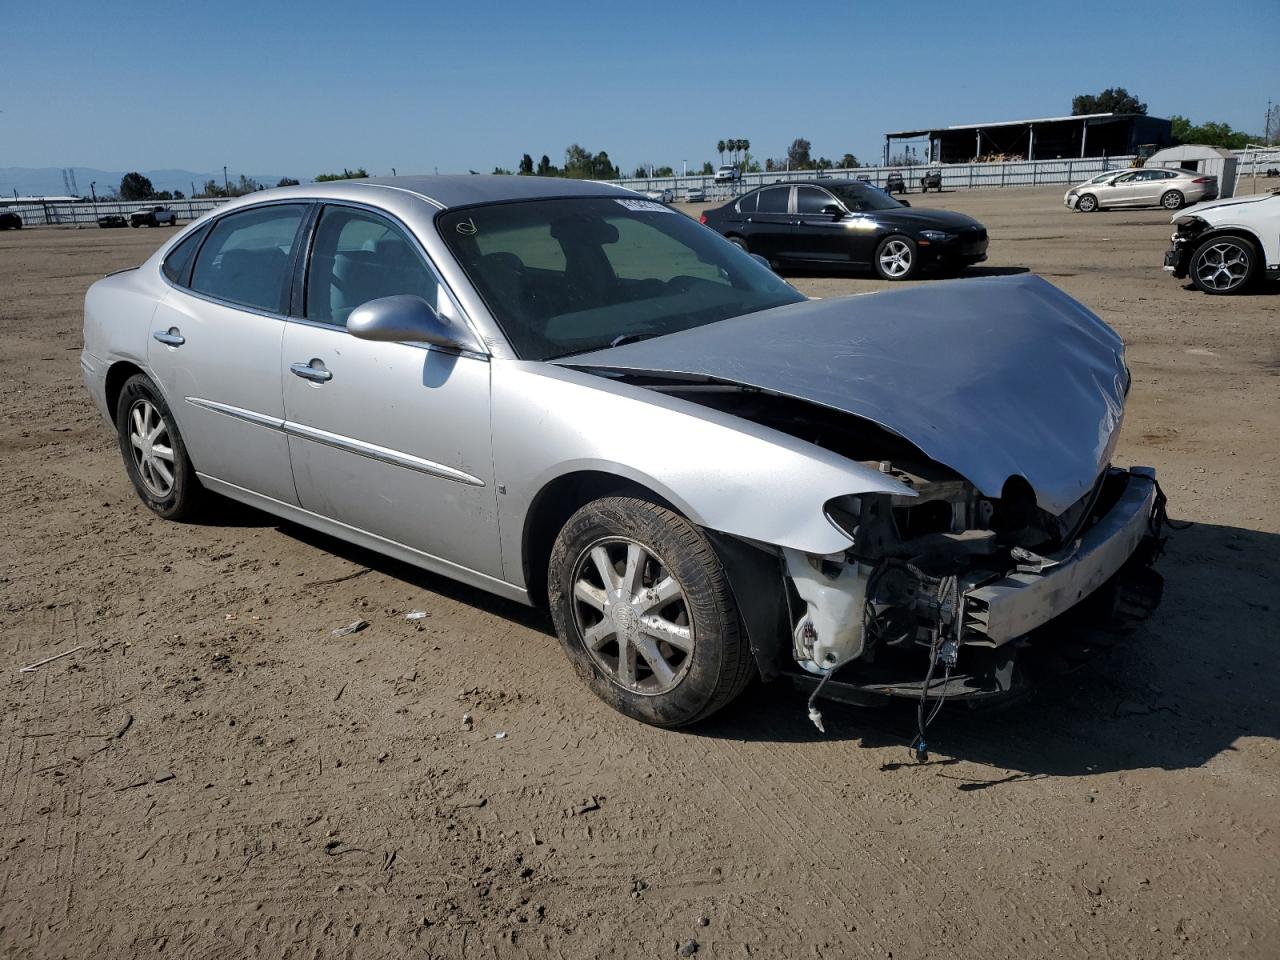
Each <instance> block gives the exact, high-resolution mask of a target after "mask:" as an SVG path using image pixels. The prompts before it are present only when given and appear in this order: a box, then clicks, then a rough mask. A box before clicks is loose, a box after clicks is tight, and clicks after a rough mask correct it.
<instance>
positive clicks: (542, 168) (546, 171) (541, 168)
mask: <svg viewBox="0 0 1280 960" xmlns="http://www.w3.org/2000/svg"><path fill="white" fill-rule="evenodd" d="M559 175H560V171H559V170H557V169H556V168H555V167H553V166H552V165H551V158H550V157H548V156H547V155H546V154H545V153H544V154H543V155H542V159H541V160H539V161H538V176H540V177H558V176H559Z"/></svg>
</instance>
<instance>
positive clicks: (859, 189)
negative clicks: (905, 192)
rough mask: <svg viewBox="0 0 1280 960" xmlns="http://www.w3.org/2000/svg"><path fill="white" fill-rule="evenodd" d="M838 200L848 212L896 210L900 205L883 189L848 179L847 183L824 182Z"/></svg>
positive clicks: (824, 185)
mask: <svg viewBox="0 0 1280 960" xmlns="http://www.w3.org/2000/svg"><path fill="white" fill-rule="evenodd" d="M822 186H823V187H824V188H825V189H827V190H830V191H831V192H832V193H834V194H835V195H836V196H837V197H839V198H840V201H841V202H842V203H843V204H844V205H845V206H846V207H848V208H849V212H850V213H861V212H863V211H866V210H897V209H899V208H901V207H902V204H900V203H899V202H898V201H897V200H895V199H893V197H891V196H889V195H888V194H887V193H885V192H884V191H883V190H877V189H876V188H875V187H872V186H868V185H867V184H864V183H860V182H858V181H857V180H850V181H848V182H847V183H824V184H823V185H822Z"/></svg>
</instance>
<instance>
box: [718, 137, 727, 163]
mask: <svg viewBox="0 0 1280 960" xmlns="http://www.w3.org/2000/svg"><path fill="white" fill-rule="evenodd" d="M724 148H725V142H724V141H723V140H717V141H716V153H718V154H720V163H721V164H722V165H723V164H724Z"/></svg>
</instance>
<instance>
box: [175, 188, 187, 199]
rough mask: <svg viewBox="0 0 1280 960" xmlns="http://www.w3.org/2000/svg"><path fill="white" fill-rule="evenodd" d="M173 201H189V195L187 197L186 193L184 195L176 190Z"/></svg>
mask: <svg viewBox="0 0 1280 960" xmlns="http://www.w3.org/2000/svg"><path fill="white" fill-rule="evenodd" d="M173 199H175V200H185V199H187V195H186V194H185V193H183V192H182V191H181V190H175V191H173Z"/></svg>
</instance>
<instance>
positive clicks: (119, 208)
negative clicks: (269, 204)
mask: <svg viewBox="0 0 1280 960" xmlns="http://www.w3.org/2000/svg"><path fill="white" fill-rule="evenodd" d="M226 202H227V201H226V200H225V199H222V198H212V197H211V198H208V199H201V200H166V201H160V202H158V203H147V202H146V201H145V200H135V201H133V202H132V203H125V202H123V201H108V200H99V201H98V202H97V203H94V202H93V201H92V200H86V201H83V202H81V203H33V204H25V205H19V206H7V207H0V213H6V212H11V213H16V214H18V216H20V217H22V222H23V223H24V224H27V225H29V226H35V225H36V224H56V225H66V226H93V225H94V224H95V223H97V221H98V218H99V217H105V216H107V215H108V214H113V213H115V214H119V215H120V216H122V217H124V218H125V220H126V221H127V220H128V219H129V214H131V213H134V212H135V211H138V210H149V209H150V208H151V207H154V206H159V205H163V206H166V207H168V208H169V209H170V210H172V211H173V212H174V213H176V214H177V215H178V220H179V221H184V222H185V221H190V220H195V219H196V218H197V217H202V216H204V215H205V214H206V213H208V212H209V211H210V210H212V209H214V208H215V207H217V206H219V205H221V204H224V203H226Z"/></svg>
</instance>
